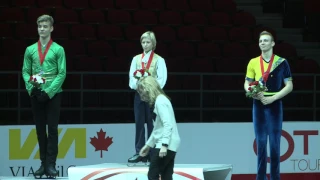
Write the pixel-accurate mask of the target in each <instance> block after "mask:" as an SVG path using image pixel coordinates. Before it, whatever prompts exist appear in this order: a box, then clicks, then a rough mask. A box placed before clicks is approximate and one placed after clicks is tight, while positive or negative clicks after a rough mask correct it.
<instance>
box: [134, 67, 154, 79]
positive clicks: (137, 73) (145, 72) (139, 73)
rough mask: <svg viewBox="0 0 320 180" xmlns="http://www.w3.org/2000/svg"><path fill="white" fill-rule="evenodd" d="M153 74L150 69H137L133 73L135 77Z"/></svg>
mask: <svg viewBox="0 0 320 180" xmlns="http://www.w3.org/2000/svg"><path fill="white" fill-rule="evenodd" d="M150 75H151V74H150V73H149V71H148V69H137V70H136V71H135V72H134V73H133V77H134V78H136V79H138V80H139V79H140V78H141V77H144V76H150Z"/></svg>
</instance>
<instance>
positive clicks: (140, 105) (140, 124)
mask: <svg viewBox="0 0 320 180" xmlns="http://www.w3.org/2000/svg"><path fill="white" fill-rule="evenodd" d="M134 120H135V125H136V137H135V148H136V154H139V152H140V150H141V149H142V147H143V146H144V145H145V144H146V137H145V136H146V134H145V132H146V130H145V127H144V125H145V124H147V132H148V138H149V137H150V135H151V133H152V130H153V121H152V119H151V109H150V106H149V104H148V103H146V102H144V101H142V100H141V98H140V95H139V94H138V93H137V92H136V93H135V96H134Z"/></svg>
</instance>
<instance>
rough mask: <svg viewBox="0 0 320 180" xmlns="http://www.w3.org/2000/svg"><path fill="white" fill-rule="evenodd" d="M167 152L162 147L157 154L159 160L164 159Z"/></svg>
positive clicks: (166, 149) (165, 148)
mask: <svg viewBox="0 0 320 180" xmlns="http://www.w3.org/2000/svg"><path fill="white" fill-rule="evenodd" d="M167 151H168V148H167V147H165V146H162V147H161V149H160V152H159V157H161V158H163V157H165V156H166V155H167Z"/></svg>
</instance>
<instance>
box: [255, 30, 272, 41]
mask: <svg viewBox="0 0 320 180" xmlns="http://www.w3.org/2000/svg"><path fill="white" fill-rule="evenodd" d="M263 35H268V36H270V37H271V41H274V38H273V35H272V34H271V33H270V32H268V31H262V32H261V33H260V36H259V37H261V36H263Z"/></svg>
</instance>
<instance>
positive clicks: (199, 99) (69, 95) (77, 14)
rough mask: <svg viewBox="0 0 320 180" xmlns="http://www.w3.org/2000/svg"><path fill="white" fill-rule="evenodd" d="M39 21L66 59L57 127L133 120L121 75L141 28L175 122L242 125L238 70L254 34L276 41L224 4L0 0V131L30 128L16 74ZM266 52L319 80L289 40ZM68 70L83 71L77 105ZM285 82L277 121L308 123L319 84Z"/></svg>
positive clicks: (245, 114)
mask: <svg viewBox="0 0 320 180" xmlns="http://www.w3.org/2000/svg"><path fill="white" fill-rule="evenodd" d="M305 7H306V9H308V8H309V9H311V10H310V11H312V7H311V8H310V7H308V6H307V5H306V6H305ZM42 14H50V15H52V16H53V18H54V20H55V24H54V31H53V33H52V38H53V40H54V41H56V42H57V43H59V44H61V45H62V46H63V47H64V48H65V52H66V56H67V71H68V73H69V74H68V76H67V79H66V81H65V84H64V86H63V88H64V90H65V92H64V93H63V101H62V112H61V123H69V124H72V123H130V122H133V109H132V107H133V94H134V93H133V91H130V89H129V87H128V71H129V66H130V63H131V60H132V57H133V56H134V55H136V54H138V53H140V52H142V50H141V46H140V42H139V38H140V36H141V34H142V33H143V32H145V31H146V30H152V31H154V32H155V34H156V37H157V48H156V53H158V54H160V55H161V56H162V57H164V59H165V60H166V64H167V67H168V72H169V76H168V82H167V85H166V87H165V90H166V92H167V93H168V95H169V96H170V97H171V98H172V102H173V106H174V108H175V109H176V117H177V121H178V122H200V121H201V122H246V121H251V109H250V108H251V100H250V99H247V98H246V97H245V96H244V92H243V82H244V76H245V71H246V66H247V63H248V61H249V60H250V59H251V58H253V57H256V56H258V55H260V50H259V47H258V34H259V32H261V31H262V30H268V31H271V32H272V33H274V35H275V37H277V34H276V32H275V30H273V29H272V28H270V27H267V26H264V25H263V24H257V23H256V19H255V17H254V16H253V15H252V14H250V13H249V12H245V11H243V10H239V9H238V8H237V4H236V3H235V2H234V1H233V0H50V1H44V0H14V1H9V0H1V2H0V34H1V39H0V52H1V56H0V59H1V62H2V64H1V66H0V70H1V71H16V73H11V74H0V75H1V76H0V77H1V78H0V79H1V83H0V85H1V90H2V91H1V92H0V107H1V111H0V113H1V120H0V124H7V125H9V124H12V125H14V124H33V122H32V114H31V111H30V102H29V97H28V95H27V93H26V91H25V90H24V89H25V86H24V83H23V81H22V78H21V77H19V76H21V74H18V72H21V68H22V62H23V54H24V51H25V48H26V47H27V46H28V45H31V44H32V43H34V42H36V41H37V39H38V34H37V25H36V18H37V17H38V16H39V15H42ZM311 14H312V13H311ZM308 17H310V22H312V20H313V19H315V18H314V17H315V16H308ZM310 27H311V25H310ZM315 29H316V28H315ZM309 30H310V32H316V31H315V30H314V29H312V28H310V29H309ZM312 30H313V31H312ZM315 34H319V31H318V33H315ZM275 53H276V54H278V55H280V56H283V57H285V58H287V59H288V60H289V63H290V65H291V68H292V72H293V73H294V74H297V75H299V74H301V73H311V74H317V73H319V65H318V63H317V62H316V61H315V60H314V59H312V58H303V55H301V54H299V55H298V54H297V50H296V48H295V47H294V46H292V45H291V44H290V43H288V42H284V41H277V39H276V46H275ZM73 72H85V74H84V75H83V89H84V92H83V99H82V103H81V98H80V97H81V96H80V95H81V92H80V91H79V89H81V83H80V82H81V79H80V77H81V74H80V73H76V74H72V73H73ZM105 72H108V73H107V74H103V73H105ZM212 73H214V74H212ZM233 73H238V74H233ZM200 77H203V81H200ZM18 79H20V84H18ZM294 79H295V81H294V89H295V93H292V94H291V95H290V96H288V97H287V98H285V100H284V104H285V107H286V111H285V120H288V121H301V120H314V111H313V109H312V108H313V107H314V103H315V101H317V100H320V99H319V98H317V99H313V97H314V96H313V95H314V94H313V92H314V90H317V89H318V88H319V87H318V86H319V84H320V83H318V82H317V84H318V86H317V87H315V84H314V77H313V76H298V77H297V78H294ZM201 86H202V88H203V91H200V89H201ZM19 87H20V88H19ZM19 89H21V90H22V91H21V93H20V94H18V93H17V91H13V92H11V91H9V90H19ZM99 90H100V91H99ZM302 90H305V91H309V92H307V93H302V92H300V91H302ZM317 97H319V96H317ZM19 98H20V100H21V101H18V99H19ZM317 106H318V105H317ZM17 107H18V108H17ZM299 108H300V109H299ZM80 109H83V111H80ZM200 110H202V111H200ZM19 112H20V113H19ZM319 115H320V114H318V117H319ZM81 116H82V117H81Z"/></svg>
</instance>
